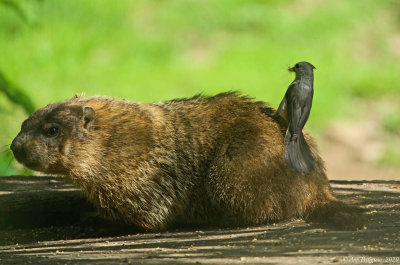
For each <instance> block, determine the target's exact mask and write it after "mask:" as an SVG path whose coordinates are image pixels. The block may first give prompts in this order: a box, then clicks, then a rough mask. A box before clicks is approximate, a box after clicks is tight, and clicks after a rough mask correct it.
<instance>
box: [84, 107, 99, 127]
mask: <svg viewBox="0 0 400 265" xmlns="http://www.w3.org/2000/svg"><path fill="white" fill-rule="evenodd" d="M82 113H83V115H82V120H83V127H84V128H85V129H90V127H91V126H92V125H93V123H94V121H95V120H96V111H95V110H94V109H93V108H92V107H89V106H83V107H82Z"/></svg>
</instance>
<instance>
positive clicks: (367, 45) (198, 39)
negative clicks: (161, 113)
mask: <svg viewBox="0 0 400 265" xmlns="http://www.w3.org/2000/svg"><path fill="white" fill-rule="evenodd" d="M14 2H15V3H16V2H17V1H11V0H2V1H0V71H1V72H2V73H3V74H4V75H5V76H6V77H7V79H8V80H9V81H10V82H11V83H12V84H13V85H14V86H15V87H18V88H20V89H21V90H22V91H23V92H25V93H26V94H28V95H29V96H30V97H31V99H32V101H33V103H34V105H35V106H36V107H42V106H44V105H46V104H48V103H50V102H55V101H59V100H61V99H65V98H68V97H72V96H73V95H74V94H81V93H82V92H83V93H85V94H86V95H87V96H91V95H106V96H111V97H116V98H124V99H130V100H134V101H139V102H151V101H160V100H168V99H173V98H180V97H189V96H192V95H194V94H197V93H203V94H205V95H214V94H216V93H218V92H222V91H228V90H236V91H240V92H241V93H242V94H245V95H250V96H253V97H255V98H257V99H258V100H263V101H267V102H269V103H270V104H271V105H272V106H275V107H277V106H278V104H279V102H280V100H281V99H282V97H283V95H284V93H285V91H286V88H287V86H288V85H289V84H290V82H291V81H292V80H293V78H294V76H293V75H292V74H291V73H289V72H288V71H287V67H288V66H292V65H293V64H294V63H296V62H298V61H309V62H311V63H312V64H313V65H315V66H316V68H317V70H316V71H315V85H314V86H315V97H314V103H313V108H312V112H311V116H310V119H309V121H308V123H307V125H306V128H307V129H308V130H310V131H311V132H312V133H313V134H315V135H317V136H318V135H319V134H320V132H321V131H323V129H324V128H326V126H327V125H328V124H329V122H330V121H332V120H333V119H335V118H341V117H352V118H354V119H356V118H357V117H358V113H357V112H358V111H359V110H358V109H357V108H355V107H354V102H355V100H365V101H368V100H370V101H377V100H387V99H390V101H391V102H396V101H397V100H398V99H399V98H400V78H399V75H400V2H399V1H390V0H387V1H386V0H380V1H377V0H351V1H349V0H335V1H328V0H326V1H324V0H300V1H294V0H271V1H261V0H258V1H248V0H247V1H244V0H243V1H239V0H219V1H215V0H190V1H189V0H187V1H184V0H181V1H174V0H168V1H161V0H157V1H156V0H146V1H122V0H118V1H105V0H98V1H94V0H91V1H90V0H67V1H61V0H42V1H33V0H26V1H18V5H17V6H15V5H14V6H13V5H10V4H9V3H14ZM399 113H400V106H397V109H396V111H395V112H393V113H391V114H390V115H387V117H385V121H384V126H383V130H386V131H387V133H388V134H390V135H394V136H396V137H397V136H398V135H399V132H400V114H399ZM26 117H27V113H26V112H24V110H23V109H22V108H21V106H19V105H16V104H13V103H11V102H10V100H9V99H8V98H7V97H6V96H5V95H4V94H1V93H0V122H1V123H0V127H1V128H0V146H2V149H1V151H2V152H1V155H0V175H8V174H16V173H21V172H23V171H24V169H23V168H22V167H21V166H19V165H17V163H15V161H12V155H11V154H10V153H9V152H8V151H7V150H8V148H9V146H8V145H9V144H10V142H11V141H12V139H13V138H14V137H15V135H16V134H17V133H18V131H19V128H20V124H21V123H22V121H23V120H24V119H25V118H26ZM398 156H399V154H398V153H397V151H396V149H395V148H391V149H390V150H389V151H388V155H387V157H386V160H387V161H390V162H393V163H398V162H399V161H400V159H399V158H398Z"/></svg>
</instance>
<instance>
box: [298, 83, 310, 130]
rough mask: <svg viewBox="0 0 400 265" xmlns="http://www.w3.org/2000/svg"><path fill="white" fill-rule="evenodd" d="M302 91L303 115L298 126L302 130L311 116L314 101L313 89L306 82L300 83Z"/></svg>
mask: <svg viewBox="0 0 400 265" xmlns="http://www.w3.org/2000/svg"><path fill="white" fill-rule="evenodd" d="M299 86H300V91H301V93H302V97H301V98H302V99H301V104H300V105H301V116H300V119H299V124H298V126H299V127H298V128H299V130H302V129H303V128H304V125H305V124H306V122H307V120H308V117H309V116H310V111H311V106H312V101H313V90H312V88H310V87H309V86H307V85H306V84H303V83H300V84H299Z"/></svg>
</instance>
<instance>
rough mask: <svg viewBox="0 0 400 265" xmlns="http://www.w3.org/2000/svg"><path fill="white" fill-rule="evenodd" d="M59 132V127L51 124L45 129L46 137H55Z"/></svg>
mask: <svg viewBox="0 0 400 265" xmlns="http://www.w3.org/2000/svg"><path fill="white" fill-rule="evenodd" d="M59 133H60V129H59V128H58V127H56V126H51V127H50V128H48V129H47V131H46V136H48V137H56V136H57V135H58V134H59Z"/></svg>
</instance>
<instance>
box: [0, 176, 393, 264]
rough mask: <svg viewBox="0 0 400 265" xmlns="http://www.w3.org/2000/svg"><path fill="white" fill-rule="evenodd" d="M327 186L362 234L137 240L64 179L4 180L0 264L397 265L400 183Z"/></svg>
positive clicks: (272, 230)
mask: <svg viewBox="0 0 400 265" xmlns="http://www.w3.org/2000/svg"><path fill="white" fill-rule="evenodd" d="M331 185H332V187H333V191H334V193H335V195H336V196H337V197H339V198H340V199H342V200H344V201H346V202H348V203H351V204H353V205H359V206H360V207H361V208H363V209H365V210H366V213H365V215H366V216H367V218H368V220H369V222H368V225H367V226H368V227H367V228H366V229H363V230H359V231H335V230H330V229H325V228H324V227H321V226H317V225H313V224H308V223H305V222H304V221H302V220H292V221H290V222H284V223H279V224H270V225H264V226H259V227H250V228H235V229H232V228H229V229H220V228H210V227H208V228H205V227H202V228H193V229H191V230H187V229H186V230H182V229H178V230H171V231H168V232H167V231H166V232H163V233H145V232H143V231H141V232H138V231H137V230H135V229H134V228H131V227H121V226H118V225H115V224H111V223H108V222H106V221H104V220H103V219H101V218H100V217H99V216H98V215H97V214H96V212H95V209H94V208H93V207H92V206H91V205H90V204H89V203H88V202H87V201H86V199H85V198H84V196H83V195H82V194H81V193H80V191H78V190H76V189H75V188H74V187H73V186H72V185H71V184H69V183H68V182H66V180H65V179H63V178H53V177H3V178H0V224H1V229H0V245H3V247H2V246H0V264H3V263H4V264H11V263H12V264H26V263H35V264H65V263H67V264H121V263H132V264H182V263H195V262H197V263H199V264H201V263H207V264H234V263H251V264H262V263H294V262H296V263H299V264H318V263H321V262H322V263H338V262H342V263H345V262H346V263H367V262H368V261H375V263H383V262H387V263H391V264H395V263H396V262H397V263H400V260H398V261H397V259H400V182H395V181H393V182H390V181H389V182H382V181H370V182H363V181H351V182H348V181H332V182H331ZM200 229H201V230H200ZM38 241H41V242H38ZM42 241H44V242H42ZM17 243H18V245H15V244H17ZM23 243H25V244H23ZM388 259H389V260H388ZM378 261H379V262H378Z"/></svg>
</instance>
